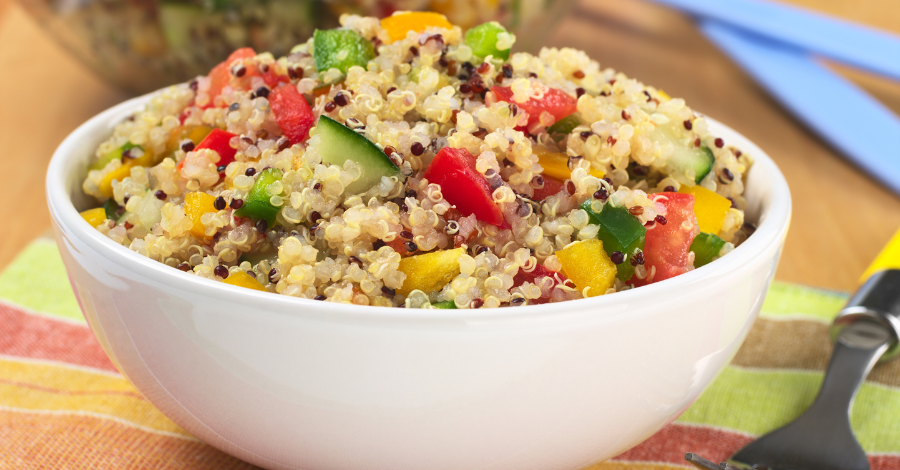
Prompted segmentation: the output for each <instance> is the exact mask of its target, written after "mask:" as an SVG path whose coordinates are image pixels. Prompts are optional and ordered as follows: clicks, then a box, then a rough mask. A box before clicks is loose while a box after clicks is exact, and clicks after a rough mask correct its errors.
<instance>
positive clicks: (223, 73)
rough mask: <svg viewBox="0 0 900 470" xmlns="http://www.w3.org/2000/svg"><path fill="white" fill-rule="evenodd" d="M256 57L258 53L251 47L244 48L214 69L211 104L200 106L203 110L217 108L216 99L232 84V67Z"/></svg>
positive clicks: (210, 81)
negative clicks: (238, 62)
mask: <svg viewBox="0 0 900 470" xmlns="http://www.w3.org/2000/svg"><path fill="white" fill-rule="evenodd" d="M253 57H256V51H254V50H253V49H251V48H249V47H243V48H241V49H238V50H236V51H234V52H232V53H231V55H229V56H228V58H227V59H225V60H224V61H223V62H221V63H220V64H219V65H216V66H215V67H213V69H212V70H211V71H210V72H209V89H208V90H207V92H206V93H207V94H208V95H209V103H206V104H204V105H203V106H200V108H201V109H206V108H211V107H213V106H215V100H216V97H217V96H219V94H221V93H222V89H223V88H225V87H226V86H228V84H229V83H230V82H231V76H232V75H231V65H232V64H233V63H234V62H235V61H237V60H243V59H250V58H253Z"/></svg>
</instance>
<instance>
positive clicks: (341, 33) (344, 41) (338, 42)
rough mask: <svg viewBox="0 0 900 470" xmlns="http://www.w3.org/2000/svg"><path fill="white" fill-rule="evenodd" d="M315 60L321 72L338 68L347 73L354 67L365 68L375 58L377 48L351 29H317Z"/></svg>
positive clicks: (314, 42) (314, 50)
mask: <svg viewBox="0 0 900 470" xmlns="http://www.w3.org/2000/svg"><path fill="white" fill-rule="evenodd" d="M313 58H314V59H315V61H316V69H317V70H318V71H319V72H325V71H326V70H328V69H331V68H336V69H338V70H340V71H341V72H342V73H347V70H348V69H349V68H350V67H353V66H354V65H359V66H360V67H363V68H365V67H366V64H368V63H369V61H370V60H372V59H374V58H375V47H374V46H373V45H372V42H371V41H369V40H368V39H366V38H364V37H362V36H360V35H359V33H357V32H356V31H353V30H351V29H327V30H320V29H317V30H316V32H315V33H314V34H313Z"/></svg>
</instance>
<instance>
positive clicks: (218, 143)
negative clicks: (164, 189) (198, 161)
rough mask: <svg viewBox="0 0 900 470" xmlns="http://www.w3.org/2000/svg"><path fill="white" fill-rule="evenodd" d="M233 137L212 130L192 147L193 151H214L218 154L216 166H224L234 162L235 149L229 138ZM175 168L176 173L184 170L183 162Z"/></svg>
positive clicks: (217, 130) (226, 133)
mask: <svg viewBox="0 0 900 470" xmlns="http://www.w3.org/2000/svg"><path fill="white" fill-rule="evenodd" d="M234 136H235V134H232V133H230V132H225V131H223V130H222V129H213V130H212V131H211V132H210V133H209V134H207V135H206V137H204V138H203V140H201V141H200V143H199V144H197V146H196V147H194V151H195V152H196V151H197V150H200V149H210V150H215V151H216V153H218V154H219V162H218V163H216V166H226V165H228V164H229V163H231V162H233V161H234V156H235V154H237V149H235V148H233V147H232V146H231V144H230V142H231V138H232V137H234ZM176 168H178V171H181V169H182V168H184V160H182V161H180V162H179V163H178V165H177V166H176Z"/></svg>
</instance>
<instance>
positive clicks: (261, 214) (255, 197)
mask: <svg viewBox="0 0 900 470" xmlns="http://www.w3.org/2000/svg"><path fill="white" fill-rule="evenodd" d="M282 176H283V173H282V171H281V170H279V169H278V168H267V169H265V170H263V171H262V172H261V173H260V174H259V175H257V177H256V182H255V183H253V187H252V188H250V192H249V193H248V194H247V197H245V198H244V205H243V206H241V208H240V209H238V210H236V211H234V215H236V216H238V217H249V218H251V219H253V220H265V221H266V222H268V224H269V225H270V226H271V225H272V224H274V223H275V216H277V215H278V211H280V210H281V207H280V206H275V205H273V204H272V196H273V194H270V193H269V187H270V186H272V185H273V184H275V182H277V181H281V177H282ZM210 197H212V196H210Z"/></svg>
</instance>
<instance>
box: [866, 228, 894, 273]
mask: <svg viewBox="0 0 900 470" xmlns="http://www.w3.org/2000/svg"><path fill="white" fill-rule="evenodd" d="M886 269H900V230H897V233H895V234H894V236H893V237H892V238H891V240H890V241H889V242H888V244H887V245H885V247H884V248H882V249H881V253H878V256H876V257H875V261H872V264H870V265H869V268H868V269H866V272H864V273H863V275H862V277H861V278H859V283H860V284H862V283H864V282H866V280H867V279H869V277H870V276H871V275H873V274H875V273H877V272H879V271H884V270H886Z"/></svg>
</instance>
